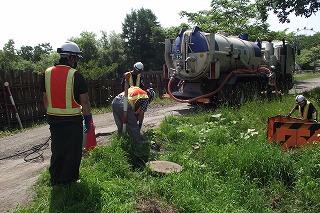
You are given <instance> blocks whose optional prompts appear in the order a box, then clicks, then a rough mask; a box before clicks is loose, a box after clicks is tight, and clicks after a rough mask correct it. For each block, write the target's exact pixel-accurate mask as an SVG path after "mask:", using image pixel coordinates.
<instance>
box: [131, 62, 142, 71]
mask: <svg viewBox="0 0 320 213" xmlns="http://www.w3.org/2000/svg"><path fill="white" fill-rule="evenodd" d="M133 68H134V69H136V70H138V71H142V70H143V64H142V63H141V62H137V63H135V64H134V65H133Z"/></svg>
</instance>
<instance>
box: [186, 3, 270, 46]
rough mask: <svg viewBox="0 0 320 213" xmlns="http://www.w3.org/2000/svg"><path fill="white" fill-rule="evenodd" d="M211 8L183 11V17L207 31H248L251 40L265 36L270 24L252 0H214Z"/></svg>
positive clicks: (231, 32)
mask: <svg viewBox="0 0 320 213" xmlns="http://www.w3.org/2000/svg"><path fill="white" fill-rule="evenodd" d="M211 7H212V8H211V9H210V10H204V11H199V12H197V13H189V12H186V11H181V12H180V15H181V16H182V17H184V16H185V17H187V19H188V21H189V22H191V23H192V24H194V25H197V26H198V27H200V29H201V30H203V31H206V32H218V31H224V32H227V33H228V34H230V35H239V34H241V33H246V34H248V35H249V39H250V40H255V39H256V38H258V37H260V38H261V37H265V36H266V35H267V33H268V32H269V30H268V27H269V25H268V24H267V23H266V22H264V20H263V17H262V14H260V13H257V8H256V4H254V3H251V1H250V0H214V1H212V2H211Z"/></svg>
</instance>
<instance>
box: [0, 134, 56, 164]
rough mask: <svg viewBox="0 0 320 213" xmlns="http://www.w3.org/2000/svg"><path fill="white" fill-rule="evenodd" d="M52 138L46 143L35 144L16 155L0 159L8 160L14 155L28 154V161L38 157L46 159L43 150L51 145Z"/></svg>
mask: <svg viewBox="0 0 320 213" xmlns="http://www.w3.org/2000/svg"><path fill="white" fill-rule="evenodd" d="M50 140H51V137H49V138H48V139H47V140H46V141H45V142H44V143H41V144H38V145H35V146H33V147H31V148H30V149H28V150H25V151H22V152H18V153H16V154H14V155H10V156H7V157H3V158H0V160H6V159H9V158H13V157H17V156H21V155H24V154H26V155H25V157H24V161H26V162H30V161H34V160H36V159H41V161H44V157H43V150H45V149H46V148H47V147H48V146H49V141H50ZM34 155H36V156H35V157H34Z"/></svg>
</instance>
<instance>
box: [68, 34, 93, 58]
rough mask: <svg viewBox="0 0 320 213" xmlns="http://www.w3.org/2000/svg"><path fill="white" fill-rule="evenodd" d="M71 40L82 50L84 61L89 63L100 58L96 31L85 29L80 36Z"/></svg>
mask: <svg viewBox="0 0 320 213" xmlns="http://www.w3.org/2000/svg"><path fill="white" fill-rule="evenodd" d="M70 41H73V42H75V43H76V44H77V45H78V46H79V48H80V50H81V51H82V53H83V54H82V56H83V59H82V62H84V63H87V62H89V61H90V60H97V59H98V42H97V40H96V34H95V33H94V32H87V31H84V32H82V33H80V37H77V38H70Z"/></svg>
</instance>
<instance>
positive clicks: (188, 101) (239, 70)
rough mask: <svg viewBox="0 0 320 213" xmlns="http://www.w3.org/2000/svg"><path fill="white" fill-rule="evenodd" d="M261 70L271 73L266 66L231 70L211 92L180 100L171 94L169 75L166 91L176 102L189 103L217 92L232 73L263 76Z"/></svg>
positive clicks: (171, 80) (172, 78)
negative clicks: (254, 68)
mask: <svg viewBox="0 0 320 213" xmlns="http://www.w3.org/2000/svg"><path fill="white" fill-rule="evenodd" d="M261 71H266V72H268V73H271V71H270V69H268V68H266V67H259V68H258V69H257V70H246V69H236V70H233V71H232V72H230V73H229V75H228V76H227V77H226V78H225V79H224V81H223V82H222V84H221V85H220V86H219V87H218V88H217V89H216V90H214V91H212V92H210V93H208V94H205V95H200V96H198V97H195V98H191V99H188V100H182V99H179V98H176V97H175V96H174V95H173V94H172V92H171V84H172V82H173V81H174V77H170V80H169V82H168V93H169V96H170V98H172V99H173V100H175V101H177V102H180V103H191V102H194V101H197V100H198V99H200V98H207V97H210V96H212V95H214V94H216V93H217V92H219V91H220V90H221V89H222V88H223V87H224V85H225V84H226V83H227V82H228V80H229V79H230V78H231V76H232V75H234V74H260V75H261V76H263V77H264V75H263V74H261V73H260V72H261ZM275 89H276V94H277V96H278V88H277V86H276V85H275Z"/></svg>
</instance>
